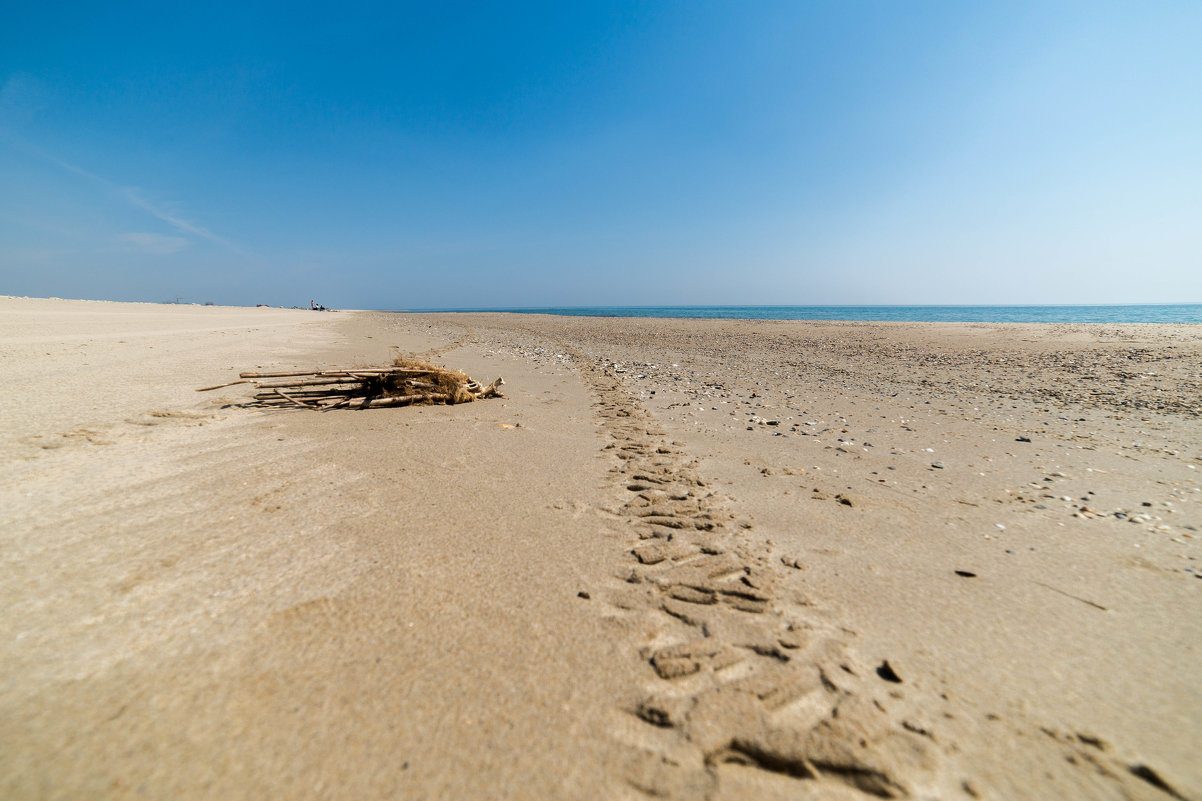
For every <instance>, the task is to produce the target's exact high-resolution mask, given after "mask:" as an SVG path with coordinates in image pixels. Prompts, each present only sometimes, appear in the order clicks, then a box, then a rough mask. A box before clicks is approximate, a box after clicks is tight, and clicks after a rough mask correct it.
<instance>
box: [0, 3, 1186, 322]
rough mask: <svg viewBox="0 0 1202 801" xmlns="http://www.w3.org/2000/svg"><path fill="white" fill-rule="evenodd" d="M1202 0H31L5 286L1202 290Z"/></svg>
mask: <svg viewBox="0 0 1202 801" xmlns="http://www.w3.org/2000/svg"><path fill="white" fill-rule="evenodd" d="M1199 42H1202V3H1199V2H1196V1H1195V0H1190V1H1189V2H1180V3H1171V2H1141V3H1107V2H1081V3H1056V2H1035V3H1022V2H1007V3H975V2H972V3H970V2H938V3H931V2H913V3H911V2H904V3H903V2H864V3H856V2H801V0H796V1H795V2H746V3H736V2H728V3H711V2H679V3H674V2H663V3H582V4H573V3H563V2H548V3H522V2H506V3H496V4H474V3H459V4H442V3H413V4H407V3H382V4H379V5H370V4H358V5H356V4H352V5H351V7H349V8H348V7H346V6H344V5H342V4H340V5H337V6H336V5H317V4H310V5H306V4H295V3H290V4H274V5H271V4H256V3H238V4H230V5H228V6H227V5H224V4H221V3H214V4H208V5H205V4H172V3H162V2H156V3H152V4H137V3H121V4H113V3H95V4H92V3H72V4H55V3H44V4H39V3H22V4H17V3H8V4H5V6H4V8H3V10H0V294H19V295H37V296H47V295H54V296H60V297H81V298H107V299H114V300H151V301H158V300H165V299H169V298H175V297H181V298H183V299H185V300H188V301H194V302H205V301H213V302H216V303H231V304H254V303H269V304H272V305H281V304H284V305H293V304H300V305H304V304H307V303H308V301H309V299H310V298H316V299H318V300H320V301H322V302H323V303H325V304H326V305H328V306H337V307H344V308H352V307H353V308H416V307H448V306H453V307H481V306H542V305H601V304H621V305H655V304H769V303H771V304H777V303H779V304H842V303H850V304H859V303H873V304H877V303H882V304H892V303H897V304H909V303H1140V302H1149V303H1157V302H1202V102H1200V99H1202V55H1200V52H1202V48H1200V47H1199Z"/></svg>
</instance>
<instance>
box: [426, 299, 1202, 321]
mask: <svg viewBox="0 0 1202 801" xmlns="http://www.w3.org/2000/svg"><path fill="white" fill-rule="evenodd" d="M412 311H426V312H510V313H516V314H558V315H563V316H569V317H683V318H699V319H719V320H848V321H853V320H860V321H869V320H872V321H882V320H883V321H895V322H914V323H1202V303H1182V304H1147V305H1142V304H1141V305H1127V306H548V307H544V308H512V309H505V308H498V309H413V310H412Z"/></svg>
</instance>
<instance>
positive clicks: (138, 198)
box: [20, 137, 247, 255]
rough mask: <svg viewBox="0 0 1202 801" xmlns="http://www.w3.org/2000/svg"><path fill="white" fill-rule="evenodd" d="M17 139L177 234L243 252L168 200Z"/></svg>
mask: <svg viewBox="0 0 1202 801" xmlns="http://www.w3.org/2000/svg"><path fill="white" fill-rule="evenodd" d="M20 141H21V147H22V149H24V150H26V151H28V152H30V153H33V154H35V155H37V156H38V157H39V158H41V159H43V160H45V161H48V162H50V163H51V164H53V165H55V166H56V167H58V168H59V169H61V170H64V171H66V172H69V173H72V174H73V175H78V176H79V177H81V178H86V179H87V180H89V181H92V182H93V183H96V184H99V185H100V186H103V187H104V188H105V189H108V190H109V191H111V192H113V193H115V194H116V195H117V196H119V197H121V198H123V199H124V200H125V201H126V202H128V203H129V204H130V205H132V206H134V207H135V208H138V209H141V210H142V211H144V212H146V213H147V214H149V215H150V216H152V217H154V218H156V219H158V220H160V221H161V222H164V223H166V224H167V225H169V226H171V227H172V228H174V229H175V230H176V231H178V232H179V233H181V234H188V235H190V236H195V237H200V238H201V239H207V240H209V241H210V242H213V243H214V244H217V245H221V246H222V247H224V248H227V249H229V250H232V251H234V252H235V253H238V254H241V255H247V251H246V249H245V248H243V247H242V246H241V245H239V244H238V243H237V242H234V241H232V240H230V239H227V238H226V237H224V236H221V235H219V234H216V233H214V232H213V231H211V230H209V229H208V228H206V227H205V226H204V225H201V224H200V223H198V222H196V221H194V220H189V219H187V218H186V217H184V216H183V215H181V214H180V213H179V212H178V211H176V210H175V209H173V208H172V207H171V204H169V203H166V202H163V201H158V200H152V199H151V198H149V197H147V196H146V193H145V192H144V191H143V190H142V189H139V188H138V187H136V186H124V185H122V184H119V183H116V182H115V181H110V180H109V179H108V178H105V177H104V176H102V175H97V174H96V173H94V172H92V171H90V170H86V169H84V168H83V167H80V166H79V165H77V164H72V163H71V162H69V161H65V160H64V159H60V158H59V157H58V156H55V155H54V154H52V153H47V152H46V151H45V150H42V149H41V148H40V147H38V146H36V145H34V144H32V143H31V142H29V141H27V140H25V139H24V138H23V137H22V138H21V140H20ZM148 236H149V235H148ZM165 238H166V239H178V237H165ZM185 241H186V240H185ZM176 250H179V248H176ZM171 252H175V251H171Z"/></svg>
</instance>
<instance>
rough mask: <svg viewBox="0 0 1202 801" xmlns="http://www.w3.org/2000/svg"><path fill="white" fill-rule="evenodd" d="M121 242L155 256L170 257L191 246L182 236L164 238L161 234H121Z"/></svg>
mask: <svg viewBox="0 0 1202 801" xmlns="http://www.w3.org/2000/svg"><path fill="white" fill-rule="evenodd" d="M121 241H122V242H124V243H126V244H127V245H129V246H130V247H132V248H135V249H137V250H141V251H143V252H146V253H152V254H154V255H156V256H170V255H171V254H172V253H178V252H179V251H181V250H183V249H184V248H186V247H188V245H191V244H192V241H191V240H190V239H185V238H184V237H182V236H165V235H163V234H149V233H142V232H134V233H129V234H122V235H121Z"/></svg>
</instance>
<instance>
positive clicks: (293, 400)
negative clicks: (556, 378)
mask: <svg viewBox="0 0 1202 801" xmlns="http://www.w3.org/2000/svg"><path fill="white" fill-rule="evenodd" d="M275 393H276V394H277V395H279V396H280V397H281V398H287V399H288V400H290V401H292V402H293V403H295V404H296V405H297V406H299V407H301V408H302V409H315V408H317V407H315V406H310V405H309V404H307V403H301V402H300V401H298V400H297V399H296V398H294V397H292V396H291V395H289V394H287V393H286V392H284V391H283V390H281V389H277V390H276V391H275Z"/></svg>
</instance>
